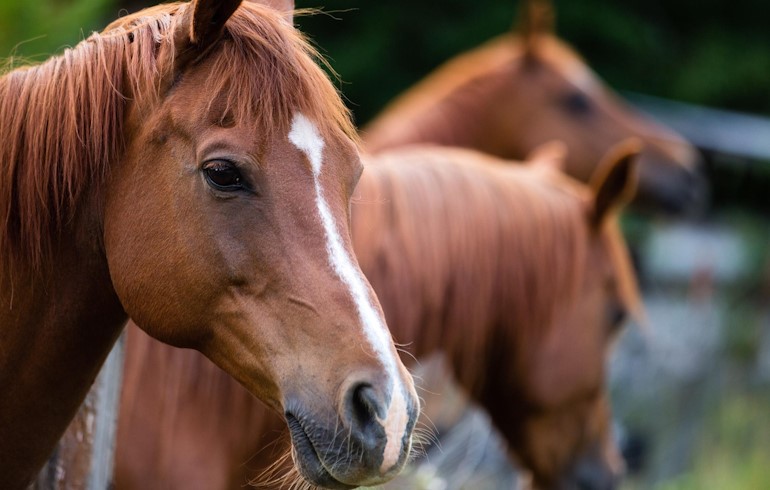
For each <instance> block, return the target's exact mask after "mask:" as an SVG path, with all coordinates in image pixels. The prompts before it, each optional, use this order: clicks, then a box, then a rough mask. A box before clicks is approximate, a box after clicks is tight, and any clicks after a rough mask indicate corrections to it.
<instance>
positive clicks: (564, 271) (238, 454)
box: [116, 147, 640, 490]
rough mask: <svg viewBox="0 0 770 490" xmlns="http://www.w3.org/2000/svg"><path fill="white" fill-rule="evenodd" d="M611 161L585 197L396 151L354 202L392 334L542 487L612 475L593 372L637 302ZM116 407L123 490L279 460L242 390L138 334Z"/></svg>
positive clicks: (240, 480) (557, 181)
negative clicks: (435, 355) (479, 412)
mask: <svg viewBox="0 0 770 490" xmlns="http://www.w3.org/2000/svg"><path fill="white" fill-rule="evenodd" d="M619 151H620V153H616V154H615V156H613V157H611V158H609V159H607V160H605V161H604V163H603V165H602V166H600V167H599V171H598V175H597V178H596V179H595V181H594V182H593V184H592V186H591V187H590V188H589V187H587V186H585V185H583V184H580V183H578V182H576V181H573V180H572V179H570V178H568V177H566V176H564V175H562V174H561V173H559V172H556V171H554V170H552V169H548V168H544V167H543V166H540V167H535V168H533V167H530V166H512V165H506V164H507V163H508V162H502V161H500V160H498V159H496V158H494V157H489V156H485V155H483V154H480V153H476V152H473V151H470V150H463V149H450V148H440V147H425V148H422V147H417V148H403V149H399V150H393V151H391V152H385V153H383V154H380V155H378V156H376V157H374V158H372V161H371V162H370V164H369V165H368V166H367V167H366V171H365V172H364V175H363V177H362V179H361V181H360V183H359V185H358V188H357V190H356V192H355V195H354V206H353V226H352V229H353V243H354V247H355V251H356V253H357V254H358V258H359V263H360V264H361V266H362V269H363V270H364V272H365V274H367V277H368V278H369V280H370V282H371V284H372V286H373V287H374V288H375V291H376V292H377V294H378V296H379V298H380V300H381V302H382V305H383V308H384V311H385V315H386V317H387V319H388V321H389V325H390V326H391V328H392V329H393V330H392V331H393V333H394V337H395V338H396V339H397V340H398V341H399V342H403V343H404V346H405V348H406V349H408V350H409V353H410V354H412V355H414V356H417V357H421V356H425V355H427V354H429V353H431V352H435V351H441V352H444V353H445V354H446V355H447V356H448V358H449V359H450V360H451V364H452V366H453V370H454V375H455V376H456V379H457V380H459V381H460V383H461V384H462V385H463V386H464V387H465V389H466V390H467V391H468V392H469V393H470V394H471V395H472V396H473V397H474V398H475V399H476V400H477V401H478V402H479V403H480V404H481V405H482V406H483V407H485V408H486V409H487V410H488V411H489V413H490V415H491V417H492V419H493V421H494V423H495V425H496V426H497V427H498V429H500V430H501V431H502V433H503V434H504V436H505V437H506V439H507V441H508V443H509V444H510V448H511V450H512V452H513V454H514V455H515V457H516V458H518V459H519V460H520V461H521V462H522V463H523V464H524V465H525V466H526V467H527V468H529V469H531V470H532V471H533V473H534V476H535V479H536V483H537V484H538V485H539V486H540V487H541V488H562V485H564V486H565V487H566V486H567V485H569V484H572V485H575V484H579V485H582V486H580V487H579V488H590V489H593V488H607V486H608V485H611V484H612V483H613V482H614V481H615V480H616V479H617V477H618V474H619V472H620V471H621V467H622V463H621V462H620V459H619V457H618V454H617V450H616V447H615V446H614V442H613V440H612V437H611V434H610V408H609V405H608V401H607V393H606V391H605V388H604V379H605V375H604V369H605V368H604V362H605V358H606V356H607V353H608V349H609V346H610V344H611V342H612V339H613V338H614V337H615V335H616V333H617V331H618V329H619V327H620V326H621V324H622V323H623V318H624V316H625V313H626V312H637V311H638V310H639V308H640V304H639V300H638V295H637V291H636V285H635V284H636V283H635V279H634V276H633V271H632V268H631V266H630V263H629V260H628V257H627V253H626V249H625V245H624V242H623V239H622V236H621V234H620V232H619V229H618V224H617V220H616V210H617V208H618V205H619V204H620V203H622V202H623V201H625V200H626V199H628V198H629V197H630V193H631V189H632V187H633V185H634V178H633V166H632V157H633V156H634V152H635V151H636V150H633V149H629V148H626V149H621V150H619ZM148 386H150V387H151V388H150V390H151V391H146V389H147V387H148ZM121 407H122V408H121V413H120V416H119V428H118V447H117V461H116V477H117V480H116V483H117V487H116V488H118V489H119V490H126V489H134V488H136V489H138V488H178V487H180V486H184V488H208V489H222V488H237V487H239V486H240V485H243V484H244V483H245V482H246V481H247V479H248V478H249V477H254V476H255V475H257V474H258V473H259V470H260V469H264V468H265V466H267V464H268V463H269V462H270V461H272V460H274V459H275V458H276V453H277V452H278V451H277V450H276V448H272V449H271V448H268V449H263V450H262V451H260V448H264V447H265V446H266V445H267V444H268V443H269V442H270V441H272V440H274V439H275V438H276V435H277V434H278V430H277V429H278V427H276V425H275V423H274V422H271V420H272V419H268V418H267V417H269V414H268V413H267V411H266V409H264V408H262V407H261V405H260V404H259V403H257V402H256V401H255V400H253V399H252V398H251V397H249V395H248V393H246V392H245V391H243V390H240V389H239V387H238V386H235V385H233V383H229V382H228V380H227V379H224V378H223V377H222V375H220V374H219V373H218V372H217V370H216V369H215V367H214V366H212V365H210V364H208V363H207V362H205V359H203V358H201V357H199V356H196V355H195V353H194V352H184V351H179V350H171V349H168V348H167V347H165V346H163V345H162V344H159V343H157V342H154V341H152V339H150V338H149V337H146V336H140V335H139V332H138V331H133V332H131V331H130V332H129V338H128V348H127V362H126V370H125V384H124V391H123V396H122V401H121ZM213 454H216V455H217V456H212V455H213ZM279 483H280V482H279ZM567 488H572V487H567Z"/></svg>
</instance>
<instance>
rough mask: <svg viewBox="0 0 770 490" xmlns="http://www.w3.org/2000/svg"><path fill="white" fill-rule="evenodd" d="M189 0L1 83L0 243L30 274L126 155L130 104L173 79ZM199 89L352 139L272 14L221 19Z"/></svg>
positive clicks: (330, 97) (267, 123)
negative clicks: (298, 117) (301, 117)
mask: <svg viewBox="0 0 770 490" xmlns="http://www.w3.org/2000/svg"><path fill="white" fill-rule="evenodd" d="M187 8H188V5H187V4H181V3H174V4H167V5H160V6H157V7H153V8H150V9H147V10H143V11H141V12H139V13H137V14H134V15H131V16H127V17H125V18H123V19H119V20H117V21H115V22H113V23H112V24H111V25H110V26H108V28H107V29H105V31H103V32H102V33H94V34H92V35H91V36H90V37H89V38H87V39H85V40H84V41H82V42H80V43H79V44H78V45H76V46H75V47H73V48H71V49H67V50H66V51H64V53H62V54H61V55H59V56H55V57H53V58H50V59H49V60H47V61H46V62H44V63H42V64H40V65H37V66H27V67H22V68H18V69H15V70H13V71H10V72H9V73H6V74H5V75H4V76H2V78H0V105H1V106H2V111H0V141H2V144H0V250H3V252H4V253H3V255H4V258H3V261H4V262H7V263H12V261H16V260H23V261H25V262H26V263H28V264H30V265H31V266H32V267H33V268H35V269H39V268H40V267H41V266H42V263H43V261H44V260H46V259H47V258H50V254H51V250H52V247H53V243H54V242H55V241H56V240H57V239H58V238H59V237H61V236H62V232H63V230H64V228H65V226H66V225H68V224H70V223H72V221H73V220H74V218H75V215H76V213H77V211H78V209H79V208H80V207H82V205H83V203H84V200H85V199H86V197H87V196H99V195H100V191H101V190H102V189H101V188H102V187H103V186H104V183H105V182H106V176H107V174H108V171H109V168H110V167H111V166H112V165H114V164H116V163H117V162H118V161H119V159H120V158H121V155H122V153H123V151H124V148H125V144H126V140H125V127H124V118H125V115H126V111H127V108H128V104H129V102H132V101H133V102H135V103H136V104H137V105H141V104H147V103H152V102H153V101H157V100H158V99H159V97H161V96H162V95H163V93H162V91H163V90H164V89H163V85H162V81H163V78H164V77H168V76H169V74H172V75H173V73H172V72H173V67H172V66H173V55H172V56H165V57H164V56H162V53H169V52H170V53H174V52H175V43H176V42H177V40H176V39H175V36H174V32H175V31H176V27H177V24H178V23H179V22H180V19H183V18H184V17H185V16H184V15H183V14H184V12H185V10H186V9H187ZM206 56H207V57H209V56H214V58H213V59H214V61H213V69H212V70H211V74H210V76H209V80H208V83H207V86H206V91H207V92H208V93H210V94H211V101H212V104H213V102H214V101H215V100H217V101H218V100H220V99H222V98H223V97H224V99H225V102H226V103H225V105H224V113H223V114H222V117H234V118H235V119H236V121H237V122H245V121H249V122H250V123H252V124H253V123H256V124H259V125H260V127H261V128H264V131H265V132H269V131H271V130H278V129H287V128H288V127H289V124H290V120H291V117H292V116H293V113H294V112H295V111H302V112H303V113H305V115H307V116H308V117H311V118H314V119H315V120H316V122H317V124H318V125H319V126H320V127H321V129H322V130H327V131H328V130H332V128H333V129H334V130H337V131H340V130H341V131H343V132H344V133H345V134H346V135H348V136H349V137H351V138H353V139H354V140H356V132H355V129H354V127H353V124H352V122H351V118H350V114H349V112H348V110H347V108H346V107H345V106H344V104H343V103H342V100H341V98H340V97H339V94H338V92H337V90H336V89H335V88H334V86H333V85H332V84H331V83H330V81H329V79H328V77H327V76H326V75H325V74H324V72H323V70H321V69H320V67H319V66H318V65H317V64H316V60H322V58H321V57H320V56H319V55H318V53H317V52H316V50H315V49H314V48H312V47H311V46H310V44H309V42H308V41H307V40H306V39H305V38H304V37H303V36H302V35H301V34H300V33H299V32H297V31H296V30H295V29H293V27H291V26H290V25H289V24H288V23H287V22H285V20H283V18H282V16H281V14H279V13H278V12H276V11H273V10H272V9H269V8H267V7H264V6H262V5H258V4H253V3H250V2H244V4H243V5H242V6H241V7H240V8H238V10H237V11H236V12H235V13H234V14H233V16H232V17H231V18H230V19H229V20H228V22H227V24H226V28H225V34H224V35H223V37H222V39H221V40H220V41H219V42H218V43H217V45H216V46H214V47H213V48H212V49H210V50H209V52H208V53H207V54H206Z"/></svg>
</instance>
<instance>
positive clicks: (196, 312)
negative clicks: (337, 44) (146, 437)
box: [0, 0, 418, 489]
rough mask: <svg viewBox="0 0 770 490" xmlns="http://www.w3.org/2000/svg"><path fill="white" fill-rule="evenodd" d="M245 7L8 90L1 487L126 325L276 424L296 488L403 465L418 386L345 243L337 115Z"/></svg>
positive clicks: (114, 35) (307, 55)
mask: <svg viewBox="0 0 770 490" xmlns="http://www.w3.org/2000/svg"><path fill="white" fill-rule="evenodd" d="M240 3H241V2H240V0H225V1H220V0H197V1H194V2H193V3H191V4H170V5H163V6H159V7H156V8H153V9H148V10H145V11H142V12H140V13H138V14H136V15H133V16H129V17H126V18H124V19H121V20H119V21H116V22H114V23H113V24H112V25H110V26H109V27H108V28H107V29H106V30H105V31H104V32H103V33H101V34H94V35H93V36H91V37H89V38H88V39H86V40H84V41H83V42H81V43H80V44H78V45H77V46H76V47H74V48H73V49H69V50H67V51H65V52H64V53H63V54H62V55H61V56H58V57H54V58H52V59H50V60H48V61H47V62H45V63H43V64H41V65H39V66H34V67H26V68H20V69H17V70H14V71H12V72H10V73H7V74H5V75H4V76H2V78H0V108H1V109H0V250H1V251H2V254H0V255H1V257H0V391H1V392H2V403H0V480H1V481H2V484H0V486H2V487H3V488H10V489H19V488H26V486H27V484H28V483H29V482H30V480H31V478H32V477H33V476H34V474H35V472H36V471H37V470H38V469H39V467H40V466H42V464H43V462H44V461H45V459H46V457H47V456H48V455H49V453H50V452H51V450H52V448H53V447H54V445H55V443H56V440H57V439H58V437H59V436H60V434H61V433H62V432H63V431H64V429H65V428H66V426H67V423H68V421H69V420H70V419H71V418H72V416H73V415H74V413H75V411H76V409H77V408H78V405H79V404H80V402H81V401H82V400H83V398H84V396H85V394H86V391H87V390H88V388H89V385H90V384H91V382H92V381H93V380H94V378H95V376H96V373H97V371H98V370H99V367H100V365H101V364H102V362H103V361H104V359H105V357H106V356H107V353H108V352H109V350H110V347H111V346H112V344H113V342H114V341H115V339H116V338H117V336H118V335H119V333H120V332H121V330H122V328H123V325H124V324H125V322H126V319H127V318H128V317H129V316H130V317H131V318H133V319H134V320H135V321H136V323H137V324H138V325H140V326H141V327H142V328H143V329H145V331H147V332H148V333H149V334H151V335H152V336H153V337H155V338H157V339H159V340H161V341H164V342H167V343H169V344H172V345H176V346H184V347H192V348H195V349H198V350H200V351H201V352H202V353H204V354H205V355H206V356H207V357H209V358H210V359H211V360H212V361H214V362H215V363H216V364H217V365H218V366H220V367H221V368H222V369H224V370H225V371H227V372H228V373H229V374H230V375H231V376H233V377H234V378H236V379H237V380H238V381H239V382H240V383H242V384H243V385H244V387H246V388H247V389H248V390H249V391H250V392H251V393H253V394H254V395H256V396H257V397H259V398H260V399H262V400H263V401H264V402H265V403H266V404H268V405H269V406H270V407H272V408H273V409H274V410H276V411H279V412H281V413H283V414H284V416H285V418H286V420H287V421H288V423H289V425H290V427H291V434H292V438H293V444H294V455H295V461H296V463H297V465H298V466H299V468H300V471H301V473H302V475H303V476H304V477H305V478H307V480H309V481H311V482H313V483H316V484H323V485H326V486H330V487H337V488H350V487H352V486H356V485H364V484H366V485H370V484H377V483H381V482H384V481H386V480H388V479H389V478H391V477H392V476H393V475H394V474H395V473H397V472H398V471H399V470H400V468H401V467H402V466H403V465H404V463H405V460H406V459H407V455H408V453H409V451H410V444H411V436H410V434H411V430H412V426H413V424H414V421H415V418H416V414H417V412H418V402H417V398H416V393H415V391H414V386H413V384H412V380H411V376H410V375H409V374H408V372H407V371H406V369H405V368H404V366H403V365H402V364H401V361H400V360H399V358H398V355H397V353H396V350H395V347H394V345H393V343H392V340H391V337H390V334H389V332H388V331H387V329H386V326H385V321H384V317H383V315H382V311H381V308H380V306H379V303H378V302H377V300H376V297H375V295H374V293H373V291H372V290H371V287H370V286H369V284H368V282H367V281H366V279H365V278H364V277H363V275H362V274H361V271H360V269H359V266H358V263H357V262H356V260H355V258H354V255H353V253H352V245H351V240H350V237H349V199H350V196H351V195H352V193H353V190H354V188H355V185H356V182H357V180H358V177H359V175H360V173H361V170H362V166H361V163H360V158H359V156H358V151H357V148H356V144H355V131H354V128H353V126H352V124H351V123H350V120H349V114H348V112H347V110H346V109H345V107H344V104H343V103H342V101H341V99H340V97H339V95H338V93H337V92H336V90H335V89H334V87H333V85H332V84H331V83H330V81H329V80H328V79H327V77H326V75H325V74H324V72H323V71H322V70H321V69H320V68H319V67H318V66H317V65H316V63H315V61H314V51H313V50H312V48H310V47H309V44H308V43H307V42H306V41H305V40H304V38H303V37H302V36H301V35H300V34H299V33H298V32H297V31H296V30H295V29H294V28H293V27H292V25H291V20H290V16H289V15H288V14H287V13H283V12H279V11H278V10H275V9H273V8H271V7H267V6H263V5H256V4H244V5H240ZM291 7H293V5H287V6H286V8H291ZM150 184H152V185H150Z"/></svg>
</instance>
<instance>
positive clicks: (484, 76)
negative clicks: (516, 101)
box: [362, 35, 519, 154]
mask: <svg viewBox="0 0 770 490" xmlns="http://www.w3.org/2000/svg"><path fill="white" fill-rule="evenodd" d="M518 56H519V48H518V47H517V44H516V43H515V42H514V41H513V40H512V39H510V36H508V35H504V36H501V37H499V38H496V39H493V40H491V41H490V42H488V43H487V44H484V45H482V46H480V47H479V48H477V49H474V50H472V51H470V52H468V53H464V54H462V55H460V56H457V57H456V58H453V59H452V60H450V61H449V62H447V63H446V64H445V65H443V66H441V67H439V68H438V69H437V70H436V71H434V72H433V73H431V74H430V75H428V77H426V78H425V79H424V80H422V81H420V82H419V83H418V84H417V85H415V86H414V87H413V88H411V89H409V90H408V91H407V92H405V93H404V94H402V95H401V96H399V97H398V98H397V99H396V100H395V101H394V102H393V103H391V104H390V105H389V106H388V107H387V108H386V109H385V110H384V111H383V112H382V114H380V115H379V116H378V117H376V118H375V119H374V120H373V121H372V122H370V123H369V124H368V125H367V126H366V127H365V128H364V130H363V131H362V134H363V140H364V144H365V147H366V149H367V150H369V151H371V152H375V153H377V152H380V151H382V150H384V149H387V148H393V147H397V146H403V145H406V144H412V143H435V144H440V145H444V146H459V147H466V148H476V149H479V150H482V151H485V152H487V153H492V154H497V153H495V152H493V151H492V150H495V149H496V148H495V146H496V145H497V144H498V143H497V142H495V141H494V140H491V141H490V137H494V134H496V133H495V130H497V129H498V128H497V126H498V125H497V124H496V123H495V120H494V118H495V114H494V112H495V109H496V107H497V106H498V105H499V100H500V98H501V96H502V95H501V94H502V92H501V91H508V89H507V87H508V84H504V83H505V82H506V81H509V79H510V74H509V73H508V71H507V70H509V69H510V67H511V61H512V60H514V59H515V58H516V57H518ZM505 96H508V95H505ZM506 117H510V116H509V115H506Z"/></svg>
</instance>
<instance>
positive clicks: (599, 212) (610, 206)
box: [590, 138, 642, 227]
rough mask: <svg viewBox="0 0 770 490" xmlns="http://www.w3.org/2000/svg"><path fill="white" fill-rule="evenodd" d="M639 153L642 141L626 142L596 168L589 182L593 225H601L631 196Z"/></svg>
mask: <svg viewBox="0 0 770 490" xmlns="http://www.w3.org/2000/svg"><path fill="white" fill-rule="evenodd" d="M641 150H642V143H641V141H639V140H638V139H636V138H631V139H627V140H625V141H623V142H621V143H619V144H617V145H615V146H614V147H613V148H612V149H610V151H609V152H607V154H606V155H605V157H604V158H602V161H601V163H599V166H598V167H596V170H595V171H594V174H593V176H592V177H591V182H590V187H591V190H592V191H593V195H594V206H593V210H592V215H591V221H592V223H593V224H594V225H595V226H597V227H598V226H600V225H601V224H602V223H603V222H604V220H605V218H606V217H607V216H608V215H609V214H610V212H611V211H613V210H614V209H617V208H619V207H621V206H623V205H624V204H626V203H628V201H630V200H631V199H632V198H633V197H634V194H635V193H636V182H637V171H636V161H637V156H639V153H640V152H641Z"/></svg>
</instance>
